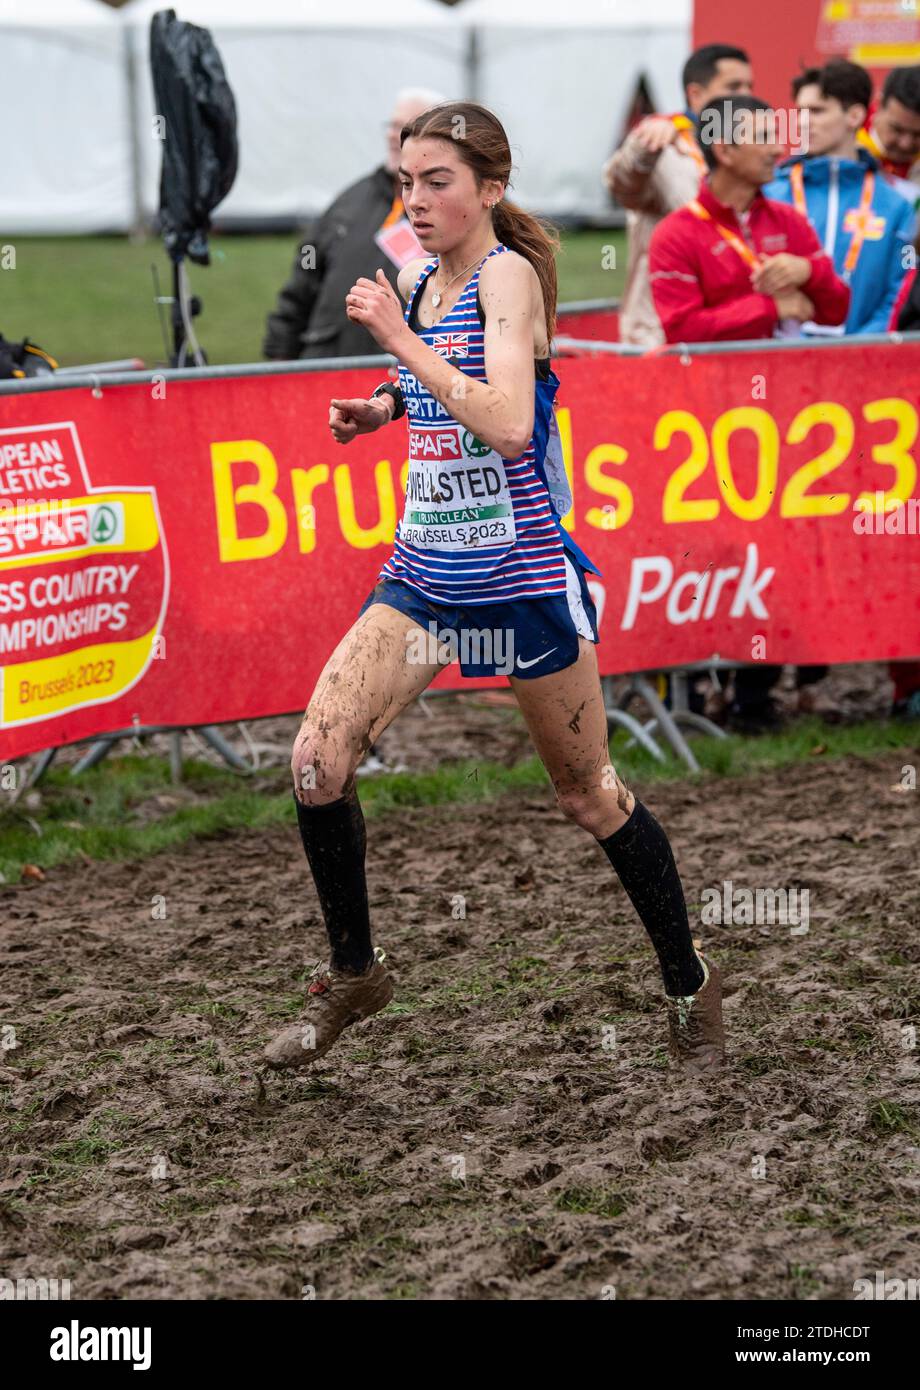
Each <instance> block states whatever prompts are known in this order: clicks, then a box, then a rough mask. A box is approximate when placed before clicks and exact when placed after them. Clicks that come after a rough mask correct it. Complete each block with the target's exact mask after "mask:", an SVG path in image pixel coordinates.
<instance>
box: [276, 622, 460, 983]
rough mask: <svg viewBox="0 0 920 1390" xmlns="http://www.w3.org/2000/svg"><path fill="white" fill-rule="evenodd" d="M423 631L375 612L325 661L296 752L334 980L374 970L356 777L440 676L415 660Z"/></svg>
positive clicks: (302, 821) (300, 811) (300, 809)
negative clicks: (371, 751) (338, 974)
mask: <svg viewBox="0 0 920 1390" xmlns="http://www.w3.org/2000/svg"><path fill="white" fill-rule="evenodd" d="M420 630H421V629H419V627H418V625H417V624H416V623H414V622H413V621H412V620H411V619H410V618H407V617H406V616H405V614H403V613H400V612H398V611H397V610H396V609H395V608H390V607H389V606H388V605H387V604H383V603H374V604H372V605H371V606H370V608H368V609H367V610H366V611H365V612H364V613H362V615H361V616H360V618H358V620H357V622H356V623H355V624H354V626H353V627H352V628H351V629H350V631H349V632H347V633H346V634H345V636H344V637H343V638H342V640H341V642H340V643H339V645H338V646H337V647H336V649H335V651H334V652H333V653H332V656H331V657H330V658H329V660H328V661H327V663H326V665H325V667H324V669H323V672H322V674H321V676H320V678H319V680H318V681H317V683H316V689H315V690H314V692H313V695H312V697H311V699H310V703H309V705H308V706H307V710H306V713H305V714H304V717H303V722H302V724H301V727H300V732H299V733H298V735H297V739H296V741H295V743H294V751H293V755H292V757H291V772H292V775H293V778H294V800H295V803H296V807H297V821H298V825H299V827H300V835H301V839H302V840H303V846H304V850H305V852H306V855H307V860H308V862H309V864H310V869H311V871H312V874H313V880H314V883H315V884H316V891H317V894H318V895H319V901H320V906H321V907H322V911H323V918H324V920H325V923H326V931H327V933H328V936H329V943H330V947H331V963H332V967H333V969H334V970H339V971H342V972H350V973H353V974H357V973H361V972H363V971H364V970H366V969H367V968H368V966H369V965H370V964H371V963H372V961H373V948H372V945H371V934H370V914H369V908H368V899H367V879H366V876H365V869H364V865H365V853H366V848H367V835H366V830H365V824H364V815H363V812H362V810H361V803H360V801H359V799H358V794H357V789H356V787H355V772H356V769H357V767H358V764H359V762H360V761H361V758H362V757H363V755H364V753H365V752H366V751H367V749H368V748H369V747H370V746H371V744H372V743H373V742H374V740H375V739H377V738H379V737H380V735H381V734H382V733H383V731H384V729H386V728H387V726H388V725H389V724H391V723H392V722H393V720H394V719H395V718H396V716H397V715H398V714H399V713H400V711H401V710H403V709H405V707H406V706H407V705H408V704H410V703H411V701H412V700H414V699H415V697H416V696H417V695H419V694H420V693H421V691H423V690H424V689H425V688H426V686H428V685H429V684H430V683H431V681H432V680H433V678H434V677H435V675H437V673H438V671H439V670H440V667H439V666H438V665H437V664H436V663H434V664H430V663H426V662H419V661H416V660H413V659H412V658H413V656H414V655H415V653H416V650H417V648H416V645H415V643H413V642H412V641H410V638H411V637H412V636H413V633H414V634H417V633H418V632H419V631H420Z"/></svg>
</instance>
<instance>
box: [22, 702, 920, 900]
mask: <svg viewBox="0 0 920 1390" xmlns="http://www.w3.org/2000/svg"><path fill="white" fill-rule="evenodd" d="M625 742H626V735H625V734H624V733H622V732H619V731H618V732H617V733H616V735H615V736H614V738H613V739H612V740H611V758H612V760H613V763H614V764H615V765H616V767H617V768H618V769H619V771H620V773H621V775H622V776H624V777H625V778H626V779H627V780H628V781H630V782H634V781H635V782H637V783H642V784H647V783H649V782H653V781H669V780H675V779H686V778H687V777H689V776H690V774H689V773H688V772H687V769H686V767H685V766H684V764H683V763H681V762H679V761H678V760H677V759H676V758H674V757H672V756H669V757H668V759H667V760H666V761H665V762H663V763H658V762H656V761H655V760H654V759H653V758H652V757H651V756H650V755H649V754H648V753H646V752H644V750H642V749H640V748H632V749H629V750H628V752H625V751H624V748H623V745H624V743H625ZM693 748H694V751H695V753H696V756H697V758H698V760H699V763H700V766H701V768H702V773H701V776H702V777H703V778H705V777H706V776H717V777H741V776H745V775H748V774H756V773H758V772H762V771H766V770H768V769H770V768H778V767H785V766H789V765H790V764H792V763H796V762H801V761H809V760H812V759H813V760H814V761H816V762H817V761H818V759H819V758H823V759H826V758H835V757H842V756H845V755H848V754H850V755H856V756H862V757H873V756H878V755H879V754H883V753H885V752H888V751H889V750H891V751H893V750H895V749H897V750H899V751H902V752H903V751H904V750H910V749H918V748H920V721H913V722H888V721H870V722H867V723H864V724H853V725H835V726H825V725H823V724H821V723H820V722H819V721H818V720H815V719H812V720H803V721H801V723H798V724H795V725H793V726H792V727H791V728H790V729H789V730H787V731H785V732H783V733H779V734H772V735H769V736H767V737H763V738H756V739H755V738H748V739H739V738H731V739H727V740H724V739H714V738H697V739H694V740H693ZM818 748H820V749H822V750H823V751H822V752H821V753H820V754H817V753H816V752H815V750H816V749H818ZM894 761H896V760H894ZM897 771H899V769H896V768H895V767H894V764H892V772H891V779H890V780H891V781H894V780H895V774H896V772H897ZM474 774H475V775H474ZM183 788H184V789H185V790H186V792H187V793H191V794H192V797H193V799H192V800H191V801H190V803H189V804H188V805H184V806H180V807H178V808H177V809H176V810H173V811H170V812H168V813H166V814H162V815H160V816H158V817H157V818H156V819H153V820H150V819H145V820H139V819H138V818H137V808H138V807H139V806H141V805H142V804H143V803H145V802H147V801H149V799H150V798H152V797H154V796H156V795H158V794H162V793H164V792H171V793H172V794H173V795H175V792H176V788H175V787H174V786H173V784H172V783H171V782H170V780H169V765H168V762H167V761H166V760H165V759H163V758H160V757H153V756H143V755H141V754H138V753H131V754H128V755H126V756H124V757H112V758H109V759H108V760H107V761H106V762H104V763H102V764H101V765H100V766H98V767H95V768H91V769H89V770H88V771H87V772H85V773H83V774H81V776H80V777H79V778H76V779H74V778H71V777H70V775H69V773H67V772H66V771H64V770H59V769H55V768H52V769H51V770H50V772H49V773H48V774H47V775H46V777H45V779H44V780H43V781H42V782H41V783H40V794H41V805H40V806H39V807H33V808H30V809H29V811H28V812H26V811H25V809H24V808H23V807H22V804H21V802H20V803H16V804H15V805H13V806H6V807H2V806H0V874H2V875H3V877H4V879H5V880H6V881H7V882H11V881H14V880H17V879H18V878H19V877H20V875H21V872H22V867H23V865H24V864H36V865H39V866H40V867H41V868H44V869H54V868H56V867H59V866H61V865H64V864H66V863H68V862H69V861H72V860H74V859H76V858H79V857H82V856H88V857H89V858H90V859H93V860H103V859H115V860H117V859H136V858H144V857H146V856H148V855H152V854H156V853H158V852H159V851H162V850H166V849H173V848H176V847H177V846H179V845H182V844H184V843H186V842H187V841H189V840H193V839H195V838H196V837H201V836H209V835H219V834H221V833H228V832H232V831H234V830H239V829H242V828H244V827H247V828H252V829H259V828H262V827H267V826H271V825H289V824H290V823H291V822H292V820H293V803H292V798H291V792H290V791H289V789H288V785H287V773H286V770H285V771H284V772H282V771H281V770H280V769H279V770H278V771H277V775H276V776H275V777H274V778H273V779H267V778H266V775H265V774H264V773H263V774H260V782H259V785H258V786H256V785H254V784H253V783H252V782H250V781H247V780H246V779H241V778H240V777H239V776H238V775H237V774H234V773H232V772H230V771H229V770H224V769H222V768H218V767H214V766H213V765H211V764H210V763H204V762H199V761H195V760H191V759H189V760H188V761H186V762H185V763H184V764H183ZM540 790H543V791H545V792H546V795H547V796H548V797H549V796H551V794H552V793H551V791H550V784H549V778H548V776H547V774H546V771H545V769H544V768H543V765H542V763H541V762H540V761H539V759H538V758H537V757H532V758H528V759H526V760H525V761H523V762H521V763H519V764H517V765H516V766H515V767H511V768H509V767H504V766H502V765H500V764H498V763H488V762H479V763H451V764H447V765H445V766H444V767H441V768H438V769H437V770H436V771H433V772H423V773H396V774H391V775H385V776H382V777H378V778H373V779H368V780H367V781H364V782H362V783H361V803H362V806H363V808H364V812H365V815H366V816H367V817H368V818H372V817H373V816H377V815H383V814H386V813H387V812H388V811H390V810H393V809H396V808H398V807H423V806H436V805H445V804H458V805H462V804H473V803H475V802H479V801H486V800H491V799H493V798H495V797H497V796H501V795H504V794H508V793H513V792H520V791H540ZM867 791H869V792H871V794H875V795H880V796H881V795H884V794H885V793H886V791H887V782H886V780H885V778H884V777H882V779H881V780H880V781H879V784H878V786H876V787H874V789H868V788H867ZM916 795H920V793H916Z"/></svg>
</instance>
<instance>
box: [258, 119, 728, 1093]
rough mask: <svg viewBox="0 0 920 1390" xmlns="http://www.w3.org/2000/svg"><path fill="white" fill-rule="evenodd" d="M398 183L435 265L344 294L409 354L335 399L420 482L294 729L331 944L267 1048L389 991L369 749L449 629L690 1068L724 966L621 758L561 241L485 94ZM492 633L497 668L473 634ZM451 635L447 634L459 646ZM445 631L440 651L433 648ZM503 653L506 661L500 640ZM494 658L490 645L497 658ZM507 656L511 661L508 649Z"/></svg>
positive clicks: (297, 1041)
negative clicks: (374, 908)
mask: <svg viewBox="0 0 920 1390" xmlns="http://www.w3.org/2000/svg"><path fill="white" fill-rule="evenodd" d="M401 149H402V156H401V165H400V170H399V176H400V179H401V182H402V187H403V199H404V203H405V207H406V212H407V214H408V217H409V219H410V221H411V222H412V225H413V227H414V229H415V233H416V235H417V237H418V238H419V241H420V242H421V244H422V246H423V247H424V248H425V249H426V251H429V252H430V256H429V257H427V258H426V259H424V260H416V261H413V262H411V263H410V264H409V265H407V266H405V267H404V269H403V270H402V271H401V273H400V276H399V281H398V283H399V290H400V293H401V294H402V296H403V298H404V299H405V300H406V301H407V306H406V310H405V312H403V308H402V305H401V304H400V301H399V299H398V297H397V296H396V295H395V294H394V292H393V290H392V288H391V287H390V285H389V284H388V282H387V280H386V277H385V276H384V274H383V271H382V270H378V271H377V274H376V279H375V280H368V279H366V278H364V277H362V278H361V279H359V280H358V281H357V282H356V284H355V285H354V286H353V288H352V290H351V292H350V294H349V295H348V296H347V298H346V305H347V313H348V316H349V318H351V319H353V320H354V321H355V322H357V323H361V324H364V326H365V327H366V328H367V329H368V330H369V331H370V332H371V334H372V335H373V336H374V338H375V339H376V341H377V342H378V343H379V344H380V346H381V348H383V350H384V351H385V352H388V353H391V354H392V355H393V356H394V357H395V358H396V359H397V361H398V363H399V387H398V388H397V387H396V386H395V385H393V384H390V383H384V384H383V385H382V386H380V387H378V388H377V390H376V391H375V392H374V393H373V396H372V397H371V398H370V399H369V400H333V401H332V402H331V408H330V412H329V425H330V429H331V431H332V434H333V437H334V438H335V440H336V441H337V442H338V443H340V444H347V443H349V442H350V441H351V440H352V439H354V438H355V436H356V435H358V434H364V433H368V432H370V431H372V430H376V429H379V428H380V427H382V426H383V425H385V424H388V423H389V422H390V421H391V420H392V419H394V418H398V417H401V416H402V415H403V414H405V415H407V416H408V424H409V456H410V459H409V476H408V483H407V489H406V503H405V511H404V515H403V518H402V520H401V522H400V525H399V527H398V530H397V536H396V543H395V549H394V553H393V555H392V556H391V557H390V559H389V560H387V562H386V564H385V565H384V566H383V568H382V570H381V571H380V575H379V577H378V583H377V585H376V587H375V588H374V589H373V590H372V592H371V593H370V594H369V595H368V597H367V599H366V600H365V603H364V605H363V607H362V608H361V610H360V613H359V616H358V618H357V620H356V621H355V623H354V625H353V626H352V627H351V629H350V630H349V631H348V632H347V633H346V634H345V636H344V637H343V638H342V640H341V641H340V642H339V644H338V646H337V647H336V649H335V651H334V652H333V653H332V655H331V657H330V658H329V660H328V662H327V663H326V666H325V668H324V670H323V672H322V674H321V676H320V678H319V680H318V682H317V685H316V688H315V690H314V692H313V695H312V698H311V700H310V703H309V706H308V708H307V710H306V713H305V715H304V719H303V723H302V725H301V728H300V732H299V734H298V736H297V739H296V742H295V744H294V751H293V757H292V760H291V769H292V772H293V776H294V801H295V805H296V808H297V819H298V823H299V827H300V833H301V837H302V839H303V845H304V849H305V851H306V855H307V859H308V861H309V864H310V869H311V871H312V874H313V879H314V882H315V884H316V890H317V893H318V895H319V901H320V906H321V908H322V912H323V917H324V920H325V924H326V930H327V933H328V937H329V947H330V958H329V961H328V963H326V964H321V965H317V967H316V968H315V969H314V971H313V975H312V983H311V984H310V986H309V989H308V993H307V999H306V1010H305V1013H304V1015H303V1016H302V1018H301V1019H300V1020H299V1021H298V1022H297V1023H295V1024H293V1025H291V1026H289V1027H288V1028H286V1029H285V1030H284V1031H283V1032H282V1033H281V1034H280V1035H279V1036H278V1037H277V1038H276V1039H275V1040H274V1041H273V1042H272V1043H270V1044H269V1046H268V1047H267V1048H266V1051H265V1060H266V1061H267V1063H268V1064H269V1065H270V1066H273V1067H277V1068H287V1067H294V1068H297V1067H306V1066H309V1065H310V1064H311V1063H313V1062H315V1061H316V1060H317V1059H318V1058H319V1057H321V1056H323V1055H324V1053H325V1052H327V1051H328V1049H329V1048H330V1047H331V1046H332V1044H333V1043H334V1042H335V1039H336V1038H337V1037H338V1036H339V1034H340V1033H341V1032H342V1030H343V1029H344V1028H346V1027H348V1026H349V1025H350V1024H352V1023H356V1022H357V1021H358V1020H359V1019H363V1018H367V1017H368V1016H369V1015H370V1014H374V1013H377V1012H378V1011H379V1010H381V1009H383V1008H384V1007H385V1006H386V1005H387V1004H388V1003H389V1001H390V999H391V998H392V997H393V984H392V980H391V977H390V975H389V974H388V972H387V970H386V969H385V967H384V964H383V959H384V953H383V952H382V951H381V950H380V949H379V948H377V949H376V950H375V949H374V947H373V946H372V944H371V933H370V921H369V911H368V896H367V882H366V878H365V868H364V865H365V846H366V836H365V824H364V817H363V814H362V811H361V805H360V802H359V800H358V797H357V794H356V790H355V772H356V769H357V767H358V764H359V763H360V761H361V758H362V756H363V755H364V753H365V752H366V750H367V749H368V748H369V747H370V746H371V744H372V743H373V742H374V741H375V740H376V739H377V738H379V736H380V734H381V733H382V732H383V730H384V729H386V728H387V726H388V725H389V724H391V723H392V722H393V720H394V719H395V718H396V716H397V715H398V714H399V713H400V711H401V710H403V709H405V708H406V706H407V705H408V704H409V703H410V702H411V701H412V700H414V699H415V698H416V696H417V695H419V694H420V693H421V692H422V691H423V690H425V688H426V687H427V686H428V685H429V684H430V682H431V681H432V680H433V679H434V677H435V676H436V675H437V673H438V671H439V670H440V669H441V665H440V663H439V661H438V653H437V650H436V649H435V650H429V651H428V652H427V656H428V658H429V659H428V660H425V659H424V657H423V656H420V655H419V650H420V649H419V640H418V639H419V636H420V633H419V629H422V631H423V632H425V633H426V634H428V633H431V632H432V631H433V632H435V633H437V634H439V636H440V639H441V640H442V641H443V640H444V632H445V630H447V631H448V632H450V633H452V634H454V642H456V643H459V646H460V651H461V672H462V674H463V675H465V676H483V675H492V674H495V673H496V670H497V669H498V670H501V671H502V672H504V673H506V674H508V675H509V680H510V683H511V688H512V689H513V691H514V694H515V697H516V699H517V701H518V704H519V706H520V709H521V712H522V714H523V716H524V719H525V721H526V723H527V727H528V730H529V732H530V735H531V737H532V739H533V742H534V745H535V747H536V749H537V751H538V753H539V755H540V757H541V759H542V761H543V763H544V765H545V767H546V769H547V771H548V773H549V775H550V777H551V779H552V783H553V787H554V789H555V793H556V798H557V800H558V803H559V806H560V808H561V809H562V811H563V813H564V815H565V816H567V817H568V818H569V819H571V820H573V821H575V823H576V824H577V825H580V826H581V827H582V828H583V829H584V830H586V831H587V832H588V833H589V834H591V835H593V836H594V838H595V839H596V840H597V841H598V842H599V844H600V847H601V849H602V850H603V851H604V853H605V854H606V855H607V857H608V859H609V860H610V862H611V864H612V865H613V867H614V869H615V870H616V872H617V874H618V875H619V877H620V880H621V882H622V884H623V886H624V888H625V889H626V892H627V893H628V895H629V897H630V899H631V900H632V903H633V905H634V907H635V909H636V911H637V913H638V914H639V917H640V918H641V920H642V922H643V924H644V926H645V929H646V931H647V932H648V935H649V937H650V938H651V941H652V945H653V946H654V948H655V951H656V953H657V955H658V960H659V964H660V967H661V973H662V977H663V980H664V989H665V997H666V1004H667V1012H668V1019H669V1042H668V1048H669V1052H670V1055H671V1057H672V1058H673V1059H674V1061H675V1062H676V1063H678V1064H682V1065H684V1066H686V1067H688V1068H689V1069H691V1070H694V1071H705V1070H710V1069H713V1068H716V1067H718V1066H720V1065H721V1063H722V1062H723V1060H724V1033H723V1028H722V1010H721V994H722V990H721V979H720V972H719V970H718V967H717V966H716V965H715V964H714V963H713V962H712V961H710V960H709V959H708V958H704V957H703V956H702V955H701V954H700V952H699V951H698V950H697V949H696V948H695V945H694V942H693V940H692V937H691V933H690V927H689V923H688V920H687V910H686V905H685V903H684V895H683V890H682V888H681V883H680V878H679V876H678V873H677V869H676V867H675V864H674V858H673V855H672V853H671V848H670V845H669V843H668V839H667V837H666V835H665V833H664V831H663V830H662V828H661V826H660V825H659V824H658V822H657V820H656V819H655V818H654V816H652V815H651V813H650V812H649V811H648V810H647V809H646V807H645V806H644V805H643V804H642V802H640V801H637V800H636V799H635V798H634V796H633V794H632V793H631V792H630V791H629V790H628V788H627V787H626V786H625V785H624V783H623V782H622V780H621V779H620V778H619V777H618V776H617V774H616V773H615V772H614V770H613V768H612V767H611V766H610V761H609V748H608V729H607V718H606V714H605V710H604V701H603V695H602V691H601V685H600V678H599V674H598V665H597V653H596V651H595V643H596V642H597V641H598V633H597V615H596V611H595V608H594V604H593V602H592V600H591V596H590V593H589V591H588V588H587V584H586V581H585V572H586V570H590V571H592V572H593V573H595V574H598V573H600V571H598V570H597V569H596V567H595V566H594V565H593V564H592V563H591V561H590V560H589V559H588V557H587V556H586V555H585V554H584V553H583V552H582V551H581V550H580V549H579V547H578V546H577V545H576V544H575V542H574V540H573V539H572V538H571V537H570V536H569V535H568V533H567V532H566V531H565V530H564V529H563V528H562V526H561V525H560V523H559V516H560V515H564V513H565V511H566V510H567V509H568V506H569V505H570V497H569V496H566V495H565V493H566V491H567V488H566V484H565V482H564V477H565V475H564V469H563V468H562V467H561V466H560V464H561V461H560V459H559V456H558V453H556V452H555V445H556V443H557V441H558V435H557V434H556V433H555V421H554V418H553V413H552V404H553V397H554V396H555V393H556V390H557V388H558V386H559V380H558V378H557V377H556V376H555V374H554V373H553V372H552V371H551V370H550V343H551V341H552V337H553V332H554V328H555V313H556V267H555V252H556V249H557V246H558V241H556V240H555V239H554V238H552V237H551V236H550V235H549V234H548V232H547V230H546V228H545V227H544V226H543V225H542V224H541V223H540V222H538V221H537V220H536V219H535V218H533V217H531V216H529V215H528V214H527V213H525V212H523V211H522V210H521V209H520V208H518V207H516V206H515V205H514V204H513V203H510V202H508V201H507V200H506V199H505V198H504V192H505V188H506V186H507V184H508V179H509V175H510V172H511V152H510V149H509V146H508V140H507V137H506V135H505V132H504V130H503V128H502V126H501V124H500V122H499V121H498V120H497V119H496V117H495V116H494V115H493V114H492V113H491V112H490V111H488V110H487V109H486V108H485V107H482V106H479V105H477V104H475V103H472V102H447V103H444V104H442V105H439V106H434V107H432V108H431V109H430V110H428V111H425V112H423V113H422V115H420V116H419V117H418V118H417V119H416V120H414V121H413V122H411V123H410V124H409V125H407V126H404V127H403V130H402V132H401ZM470 633H476V634H479V636H478V638H477V640H478V641H480V642H481V641H482V636H483V634H485V636H486V637H488V636H489V635H490V634H491V635H494V636H495V638H496V639H497V644H498V645H500V647H501V653H502V664H501V665H499V664H498V663H497V662H496V661H495V660H489V659H487V658H488V657H489V655H490V652H489V650H488V645H486V650H485V651H483V650H482V649H480V650H479V652H478V653H476V656H477V658H478V657H481V658H482V659H481V660H480V659H473V657H471V655H470V651H469V649H468V648H464V645H463V639H464V635H465V634H466V635H467V636H468V635H469V634H470ZM450 645H453V644H450ZM436 647H437V644H435V648H436ZM509 651H510V657H509V655H508V652H509ZM491 655H492V656H493V657H494V655H495V653H494V650H493V651H492V652H491ZM511 659H513V662H514V665H513V674H510V666H509V662H510V660H511Z"/></svg>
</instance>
